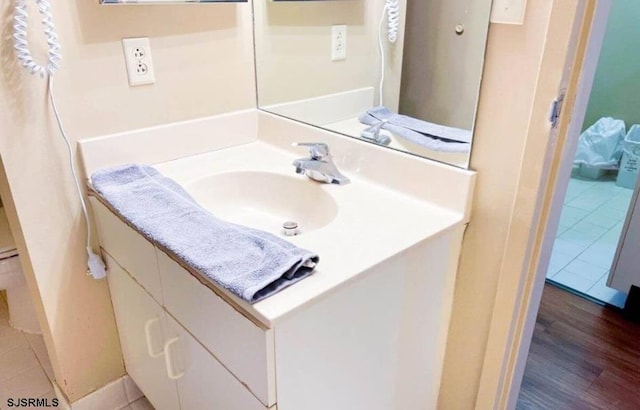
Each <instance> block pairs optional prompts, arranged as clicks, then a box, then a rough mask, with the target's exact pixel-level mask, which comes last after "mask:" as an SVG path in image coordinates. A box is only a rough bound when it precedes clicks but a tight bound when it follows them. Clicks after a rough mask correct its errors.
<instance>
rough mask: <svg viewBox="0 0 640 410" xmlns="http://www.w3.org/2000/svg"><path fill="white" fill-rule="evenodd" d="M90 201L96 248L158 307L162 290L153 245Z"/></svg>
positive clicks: (97, 203)
mask: <svg viewBox="0 0 640 410" xmlns="http://www.w3.org/2000/svg"><path fill="white" fill-rule="evenodd" d="M90 200H91V206H92V209H93V213H94V215H95V217H96V221H97V224H98V232H99V235H100V246H101V247H102V248H103V249H104V250H105V251H106V252H107V253H108V254H109V255H111V256H112V257H113V258H114V259H115V260H116V261H117V262H118V264H119V265H120V266H122V267H123V268H124V269H125V270H126V271H127V272H129V274H130V275H131V276H133V278H134V279H135V280H136V281H137V282H138V283H140V284H141V285H142V287H144V288H145V289H146V290H147V292H149V293H150V294H151V296H153V298H154V299H155V300H156V301H158V302H160V304H162V287H161V285H160V274H159V273H158V264H157V263H155V259H156V250H155V247H154V246H153V244H151V242H149V241H147V240H146V239H145V238H144V237H143V236H142V235H140V234H139V233H138V232H136V231H134V230H133V229H132V228H131V227H129V225H127V224H126V223H124V222H123V221H122V220H121V219H120V218H118V217H117V216H116V215H115V214H114V213H113V212H111V211H110V210H109V209H108V208H107V207H106V206H104V205H103V204H102V203H101V202H100V201H98V200H97V199H96V198H93V197H91V198H90Z"/></svg>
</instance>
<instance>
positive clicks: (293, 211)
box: [185, 171, 338, 233]
mask: <svg viewBox="0 0 640 410" xmlns="http://www.w3.org/2000/svg"><path fill="white" fill-rule="evenodd" d="M185 188H186V190H187V191H188V192H189V193H190V194H191V196H193V198H194V199H195V200H196V201H197V202H198V203H199V204H200V205H201V206H203V207H204V208H206V209H208V210H209V211H211V213H213V214H214V215H216V216H218V217H220V218H222V219H225V220H227V221H229V222H234V223H237V224H241V225H246V226H250V227H253V228H257V229H262V230H265V231H267V232H271V233H280V232H281V231H282V224H283V223H284V222H286V221H294V222H297V223H298V226H299V229H300V233H308V232H311V231H314V230H316V229H319V228H322V227H324V226H326V225H327V224H329V223H330V222H331V221H332V220H334V219H335V217H336V214H337V212H338V206H337V205H336V202H335V200H334V199H333V198H332V197H331V195H329V194H328V193H327V192H326V191H325V190H323V187H322V184H320V183H317V182H313V181H310V180H308V179H302V178H298V177H294V176H288V175H283V174H277V173H272V172H263V171H235V172H223V173H219V174H214V175H208V176H206V177H204V178H201V179H198V180H195V181H193V182H191V183H189V184H187V185H186V186H185Z"/></svg>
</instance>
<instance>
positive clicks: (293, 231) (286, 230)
mask: <svg viewBox="0 0 640 410" xmlns="http://www.w3.org/2000/svg"><path fill="white" fill-rule="evenodd" d="M282 233H283V234H284V236H296V235H299V234H300V230H299V229H298V223H297V222H294V221H286V222H285V223H283V224H282Z"/></svg>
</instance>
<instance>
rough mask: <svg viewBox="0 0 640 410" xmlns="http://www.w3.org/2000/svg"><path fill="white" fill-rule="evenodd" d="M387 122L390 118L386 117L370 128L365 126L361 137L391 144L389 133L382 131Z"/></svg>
mask: <svg viewBox="0 0 640 410" xmlns="http://www.w3.org/2000/svg"><path fill="white" fill-rule="evenodd" d="M387 122H388V120H386V119H384V120H381V121H380V122H379V123H377V124H374V125H372V126H370V127H369V128H365V129H364V130H362V132H361V133H360V138H362V139H363V140H367V141H371V142H373V143H376V144H378V145H389V143H391V138H390V137H389V136H388V135H384V134H381V133H380V130H381V129H382V127H384V125H385V124H386V123H387Z"/></svg>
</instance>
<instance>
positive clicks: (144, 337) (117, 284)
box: [107, 257, 265, 410]
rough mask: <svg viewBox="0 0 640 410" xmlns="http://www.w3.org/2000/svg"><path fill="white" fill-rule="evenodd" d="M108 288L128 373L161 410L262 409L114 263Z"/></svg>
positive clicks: (111, 266)
mask: <svg viewBox="0 0 640 410" xmlns="http://www.w3.org/2000/svg"><path fill="white" fill-rule="evenodd" d="M107 262H108V265H109V287H110V290H111V294H112V300H113V307H114V311H115V314H116V319H117V322H118V331H119V333H120V342H121V344H122V352H123V356H124V360H125V365H126V368H127V371H128V373H129V375H130V376H131V378H132V379H133V380H134V381H135V382H136V383H137V384H138V386H139V387H140V389H141V390H142V391H143V392H144V394H145V395H146V396H147V398H148V399H149V401H150V402H151V403H152V404H153V406H154V407H155V408H156V409H157V410H163V409H166V410H175V409H194V410H195V409H220V410H223V409H224V410H227V409H228V410H261V409H262V410H264V409H265V407H264V406H263V405H262V404H261V403H260V402H259V401H258V400H257V399H256V398H255V397H254V396H253V395H252V394H251V393H250V392H249V391H248V390H247V389H246V388H245V387H244V386H243V385H242V384H241V383H240V382H239V381H238V380H237V379H236V378H234V377H233V375H232V374H230V373H229V372H228V371H227V370H226V369H225V368H224V366H222V365H221V364H220V363H219V362H218V361H217V360H216V359H215V358H214V357H213V355H212V354H211V353H209V352H208V351H207V350H206V349H205V348H204V347H203V346H202V345H201V344H200V343H198V341H197V340H196V339H195V338H194V337H193V336H191V335H190V334H189V332H187V331H186V330H185V329H184V328H183V327H182V326H181V325H180V324H179V323H178V322H177V321H176V320H175V319H174V318H172V317H171V315H169V314H168V313H166V312H165V311H164V309H162V307H160V306H159V305H158V304H157V303H156V302H155V301H154V300H153V298H151V297H150V295H149V294H148V293H147V292H146V291H145V290H144V289H143V288H142V287H141V286H140V285H139V284H138V283H137V282H136V281H135V280H134V279H133V278H132V277H131V276H130V275H129V274H128V273H127V272H125V270H124V269H122V267H120V266H119V265H118V263H117V262H116V261H115V260H113V258H110V257H107Z"/></svg>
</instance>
